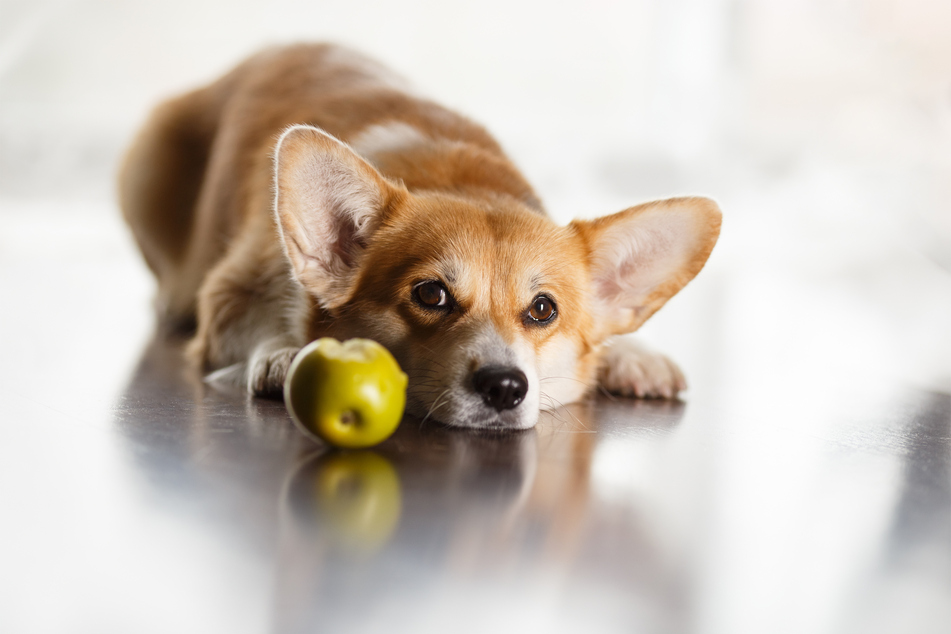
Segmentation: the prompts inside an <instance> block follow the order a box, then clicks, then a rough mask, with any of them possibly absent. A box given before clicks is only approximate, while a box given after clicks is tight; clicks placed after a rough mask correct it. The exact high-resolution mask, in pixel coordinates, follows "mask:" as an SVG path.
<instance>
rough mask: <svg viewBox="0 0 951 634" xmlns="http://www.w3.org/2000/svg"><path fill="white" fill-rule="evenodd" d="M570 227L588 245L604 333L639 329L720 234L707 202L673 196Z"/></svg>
mask: <svg viewBox="0 0 951 634" xmlns="http://www.w3.org/2000/svg"><path fill="white" fill-rule="evenodd" d="M571 226H572V227H573V228H574V229H575V230H576V231H577V232H578V234H579V235H580V236H581V237H582V239H583V240H584V241H585V242H586V243H587V246H588V253H589V255H588V260H589V266H590V271H591V282H592V289H591V294H592V299H593V303H594V318H595V322H596V323H597V324H599V331H600V335H601V336H603V337H607V336H609V335H616V334H622V333H626V332H633V331H635V330H637V329H638V328H639V327H640V326H641V324H643V323H644V322H645V321H647V319H648V318H649V317H650V316H651V315H653V314H654V313H655V312H657V310H659V309H660V307H661V306H663V305H664V304H665V303H666V302H667V300H668V299H670V298H671V297H673V296H674V295H676V294H677V292H678V291H679V290H680V289H682V288H683V287H684V286H685V285H686V284H687V282H689V281H690V280H692V279H693V278H694V276H695V275H696V274H697V273H699V272H700V269H702V268H703V265H704V264H705V263H706V261H707V258H708V257H709V256H710V252H711V251H712V250H713V245H714V244H716V241H717V237H718V236H719V235H720V209H719V207H717V204H716V203H715V202H713V201H712V200H710V199H708V198H671V199H668V200H660V201H656V202H652V203H647V204H644V205H639V206H637V207H632V208H630V209H626V210H624V211H622V212H619V213H616V214H613V215H611V216H604V217H602V218H597V219H595V220H590V221H575V222H573V223H572V224H571Z"/></svg>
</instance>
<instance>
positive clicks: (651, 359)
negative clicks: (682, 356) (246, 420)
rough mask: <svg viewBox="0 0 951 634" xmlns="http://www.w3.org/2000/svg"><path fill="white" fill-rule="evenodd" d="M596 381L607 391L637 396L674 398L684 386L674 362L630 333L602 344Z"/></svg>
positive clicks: (684, 383)
mask: <svg viewBox="0 0 951 634" xmlns="http://www.w3.org/2000/svg"><path fill="white" fill-rule="evenodd" d="M598 383H599V384H600V386H601V387H602V388H604V389H605V390H607V391H608V392H611V393H614V394H621V395H623V396H636V397H638V398H676V396H677V393H678V392H680V391H683V390H686V389H687V382H686V380H685V379H684V375H683V373H682V372H681V371H680V368H679V367H677V364H676V363H674V362H673V361H671V360H670V359H669V358H667V357H666V356H665V355H663V354H660V353H659V352H654V351H653V350H650V349H648V348H647V347H645V346H644V345H643V344H641V343H640V342H639V341H637V340H636V339H635V338H633V337H630V336H616V337H611V338H610V339H609V340H608V341H607V342H606V343H605V346H604V349H603V350H602V351H601V354H600V358H599V363H598Z"/></svg>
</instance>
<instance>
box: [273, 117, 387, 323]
mask: <svg viewBox="0 0 951 634" xmlns="http://www.w3.org/2000/svg"><path fill="white" fill-rule="evenodd" d="M274 180H275V201H274V215H275V219H276V221H277V227H278V230H279V231H280V235H281V241H282V242H283V244H284V251H285V252H286V253H287V257H288V259H289V260H290V262H291V266H292V269H293V273H294V276H295V277H296V278H297V280H298V281H299V282H300V283H301V284H302V285H303V286H304V288H305V289H307V291H309V292H310V293H311V294H312V295H313V296H314V297H315V298H316V299H317V300H318V301H319V302H320V304H321V305H322V306H323V307H325V308H335V307H337V306H340V305H342V304H343V303H345V302H346V301H347V298H348V295H349V292H350V291H351V288H352V286H353V281H354V277H355V275H356V272H357V270H358V268H359V262H360V259H361V257H362V256H363V253H364V251H365V249H366V247H367V244H368V243H369V241H370V238H371V237H372V235H373V233H374V232H375V231H376V229H377V227H379V225H380V223H381V221H382V217H383V215H384V214H385V213H386V211H387V210H388V209H390V208H392V206H393V205H394V204H395V201H396V200H397V198H399V197H400V196H401V195H402V194H405V189H401V188H400V187H399V186H397V185H394V184H392V183H390V182H389V181H387V180H386V179H384V178H383V176H382V175H381V174H380V173H379V172H378V171H376V169H374V168H373V167H372V166H371V165H370V164H369V163H367V162H366V161H365V160H363V158H361V157H360V156H358V155H357V154H356V153H355V152H354V151H353V150H352V149H351V148H350V147H349V146H348V145H346V144H344V143H342V142H341V141H339V140H337V139H336V138H334V137H333V136H331V135H329V134H327V133H326V132H324V131H323V130H321V129H319V128H315V127H313V126H308V125H296V126H293V127H291V128H288V129H287V131H285V132H284V134H283V135H282V136H281V138H280V140H279V141H278V143H277V149H276V151H275V156H274Z"/></svg>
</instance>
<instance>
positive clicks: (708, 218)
mask: <svg viewBox="0 0 951 634" xmlns="http://www.w3.org/2000/svg"><path fill="white" fill-rule="evenodd" d="M348 144H349V145H348ZM120 202H121V206H122V210H123V213H124V215H125V218H126V220H127V221H128V223H129V225H130V226H131V228H132V231H133V233H134V235H135V237H136V239H137V241H138V243H139V246H140V248H141V250H142V252H143V255H144V256H145V259H146V262H147V263H148V265H149V267H150V268H151V269H152V271H153V272H154V274H155V275H156V277H157V279H158V296H157V307H158V310H159V313H160V316H161V319H162V321H163V322H165V323H169V324H172V325H177V326H182V325H186V326H187V325H188V324H189V323H194V322H197V332H196V334H195V338H194V340H193V341H192V343H191V345H190V353H191V355H192V356H193V358H194V359H195V360H196V362H198V363H199V364H200V365H201V366H202V367H203V368H204V369H205V370H206V371H210V370H217V369H221V368H228V367H231V368H234V369H235V370H234V373H235V375H236V376H238V377H239V378H241V379H242V380H244V381H245V382H246V384H247V386H248V388H249V390H251V391H253V392H255V393H259V394H265V393H274V392H278V391H279V390H280V387H281V385H282V384H283V380H284V375H285V373H286V370H287V366H288V364H289V361H290V359H291V357H292V356H293V354H294V353H295V352H296V351H297V350H298V349H299V348H300V347H301V346H302V345H303V344H304V343H306V342H307V341H309V340H311V339H314V338H316V337H318V336H336V337H338V338H347V337H352V336H365V337H371V338H374V339H377V340H379V341H381V342H382V343H384V345H386V346H387V347H389V348H390V349H391V350H392V351H393V352H394V354H395V355H396V356H397V358H398V359H399V360H400V362H401V364H402V365H403V366H404V368H405V369H406V370H407V372H408V374H409V375H410V393H409V396H410V398H409V403H410V408H411V411H414V412H415V413H417V414H420V415H423V414H427V413H428V414H432V415H434V416H435V417H437V418H442V419H443V420H445V421H446V422H450V423H458V424H464V425H473V426H492V425H498V424H502V425H505V426H510V427H525V426H530V425H531V424H534V421H535V419H536V418H537V409H538V408H539V407H551V406H554V405H555V404H557V403H560V402H568V401H571V400H575V399H577V398H578V397H579V396H581V395H582V394H583V393H584V392H585V390H586V389H588V388H590V387H592V386H593V385H594V384H595V381H596V378H597V377H598V376H600V379H601V384H602V385H603V386H604V387H606V388H607V389H610V390H612V391H619V392H622V393H624V392H626V393H633V394H637V395H641V396H667V397H671V396H673V395H675V394H676V393H677V391H678V390H680V389H683V387H684V383H683V377H682V376H681V375H680V373H679V370H677V369H676V366H674V365H673V364H672V363H670V362H669V361H666V359H665V358H663V357H659V356H657V355H652V354H651V353H648V352H646V351H643V350H642V349H639V348H630V347H614V348H612V349H611V350H613V352H605V347H606V346H605V344H606V342H608V341H609V337H611V336H612V335H618V334H621V333H626V332H632V331H634V330H636V329H637V328H638V327H639V326H640V325H641V324H642V323H643V322H644V321H645V320H646V319H647V318H649V317H650V316H651V315H652V314H653V313H654V312H656V311H657V310H658V309H659V308H660V307H661V306H662V305H663V304H664V303H665V302H666V301H667V300H668V299H669V298H670V297H671V296H673V295H674V294H675V293H676V292H678V291H679V290H680V289H681V288H682V287H683V286H684V285H685V284H686V283H687V282H689V281H690V280H691V279H692V278H693V277H694V276H695V275H696V274H697V272H699V270H700V269H701V268H702V267H703V265H704V263H705V262H706V260H707V257H708V256H709V254H710V252H711V250H712V248H713V245H714V244H715V242H716V239H717V236H718V233H719V225H720V214H719V210H718V209H717V207H716V205H715V204H714V203H713V202H712V201H709V200H707V199H701V198H683V199H671V200H667V201H658V202H655V203H648V204H646V205H641V206H639V207H634V208H631V209H628V210H625V211H623V212H620V213H618V214H614V215H612V216H607V217H603V218H599V219H596V220H593V221H576V222H573V223H571V224H569V225H568V226H565V227H559V226H557V225H555V224H554V223H553V222H552V221H551V220H549V219H548V217H547V216H546V215H545V212H544V210H543V208H542V206H541V203H540V202H539V200H538V198H537V196H536V195H535V193H534V192H533V190H532V188H531V186H530V185H529V184H528V183H527V182H526V181H525V179H524V178H523V177H522V176H521V174H520V173H519V172H518V170H517V169H516V168H515V167H514V165H513V164H512V163H511V161H510V160H509V159H508V158H507V157H506V156H505V154H504V153H503V152H502V150H501V148H500V147H499V145H498V144H497V143H496V142H495V141H494V140H493V139H492V138H491V137H490V136H489V135H488V134H487V133H486V131H485V130H484V129H482V128H481V127H480V126H478V125H476V124H474V123H472V122H471V121H469V120H467V119H465V118H463V117H461V116H459V115H457V114H455V113H453V112H451V111H449V110H447V109H445V108H443V107H441V106H439V105H437V104H434V103H432V102H429V101H426V100H424V99H421V98H419V97H417V96H414V95H413V94H411V93H410V92H409V91H408V90H407V89H406V88H405V86H404V85H403V82H402V81H401V80H400V79H399V78H398V77H396V76H394V75H392V74H391V73H390V72H389V71H387V70H385V69H384V68H382V67H380V66H379V65H377V64H375V63H374V62H372V61H370V60H367V59H366V58H363V57H361V56H359V55H357V54H356V53H352V52H350V51H347V50H346V49H342V48H339V47H334V46H329V45H299V46H293V47H288V48H282V49H276V50H271V51H266V52H264V53H261V54H258V55H257V56H255V57H252V58H251V59H249V60H248V61H246V62H244V63H243V64H241V65H240V66H238V67H237V68H236V69H235V70H233V71H232V72H230V73H229V74H227V75H226V76H224V77H223V78H221V79H220V80H218V81H217V82H215V83H213V84H211V85H210V86H208V87H205V88H202V89H199V90H197V91H194V92H192V93H189V94H186V95H184V96H182V97H179V98H177V99H173V100H171V101H169V102H167V103H165V104H162V105H161V106H159V107H158V108H157V109H156V111H155V112H154V113H153V115H152V117H151V119H150V120H149V122H148V123H147V125H146V126H145V128H144V129H143V131H142V132H141V133H140V134H139V136H138V138H137V139H136V141H135V142H134V144H133V146H132V148H131V149H130V151H129V153H128V156H127V158H126V161H125V163H124V165H123V168H122V171H121V175H120ZM420 280H437V281H439V282H440V283H441V284H444V285H445V287H446V288H448V289H449V290H450V292H451V295H452V297H453V299H454V308H453V310H452V311H449V312H434V311H432V310H430V309H425V307H423V306H421V305H420V304H419V303H418V302H414V301H413V300H412V297H411V294H412V289H413V287H414V284H417V283H419V281H420ZM539 293H541V294H543V295H546V296H550V297H552V298H553V299H554V300H555V303H556V304H557V315H556V319H554V320H553V321H552V322H551V323H549V324H546V325H544V326H542V325H539V324H536V323H535V322H533V321H531V320H529V319H528V318H527V317H526V316H525V315H526V311H527V310H528V307H529V306H530V305H531V304H532V302H533V301H534V300H533V297H537V296H538V294H539ZM462 356H465V358H464V359H460V357H462ZM503 358H504V359H503ZM504 360H507V361H505V362H506V363H510V364H513V365H518V366H520V367H521V366H531V367H530V368H528V369H527V370H526V371H527V372H528V374H529V375H530V376H532V377H533V380H534V381H536V382H538V383H545V382H547V383H546V385H545V389H544V390H543V391H542V390H538V388H537V386H536V387H535V388H534V389H536V390H538V391H539V394H535V396H534V397H533V398H534V401H532V399H531V398H529V399H528V400H529V401H532V402H530V403H528V404H526V408H529V407H533V408H534V409H535V412H534V414H533V413H532V412H528V413H524V414H518V415H517V416H516V415H515V414H511V415H509V414H505V415H499V416H495V415H488V414H485V413H484V412H481V411H478V412H477V411H476V410H479V406H478V403H475V404H473V403H472V402H468V401H466V402H465V403H462V401H465V398H467V397H466V395H465V394H456V392H460V391H462V392H464V391H465V390H466V386H465V383H466V381H468V380H469V378H470V374H471V372H472V371H474V369H477V368H478V367H479V366H480V364H487V363H499V362H502V361H504ZM628 367H629V368H631V369H625V368H628ZM599 370H600V372H599ZM450 383H451V384H450ZM457 384H458V385H457ZM447 394H448V396H447ZM533 394H534V393H533ZM456 397H458V398H456ZM454 398H455V399H456V400H455V401H453V400H452V399H454ZM460 399H461V400H460ZM546 399H547V400H546ZM441 400H442V401H444V402H441ZM450 401H452V402H450ZM457 401H458V402H457ZM506 416H508V418H506Z"/></svg>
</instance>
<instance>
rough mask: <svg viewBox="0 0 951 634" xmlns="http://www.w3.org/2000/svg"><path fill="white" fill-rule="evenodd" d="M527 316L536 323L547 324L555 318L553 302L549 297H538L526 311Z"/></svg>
mask: <svg viewBox="0 0 951 634" xmlns="http://www.w3.org/2000/svg"><path fill="white" fill-rule="evenodd" d="M528 316H529V317H531V318H532V319H533V320H534V321H535V322H537V323H541V324H545V323H548V322H549V321H551V320H552V319H554V318H555V302H553V301H552V300H551V298H550V297H546V296H545V295H539V296H538V297H536V298H535V301H533V302H532V307H531V308H529V309H528Z"/></svg>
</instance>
